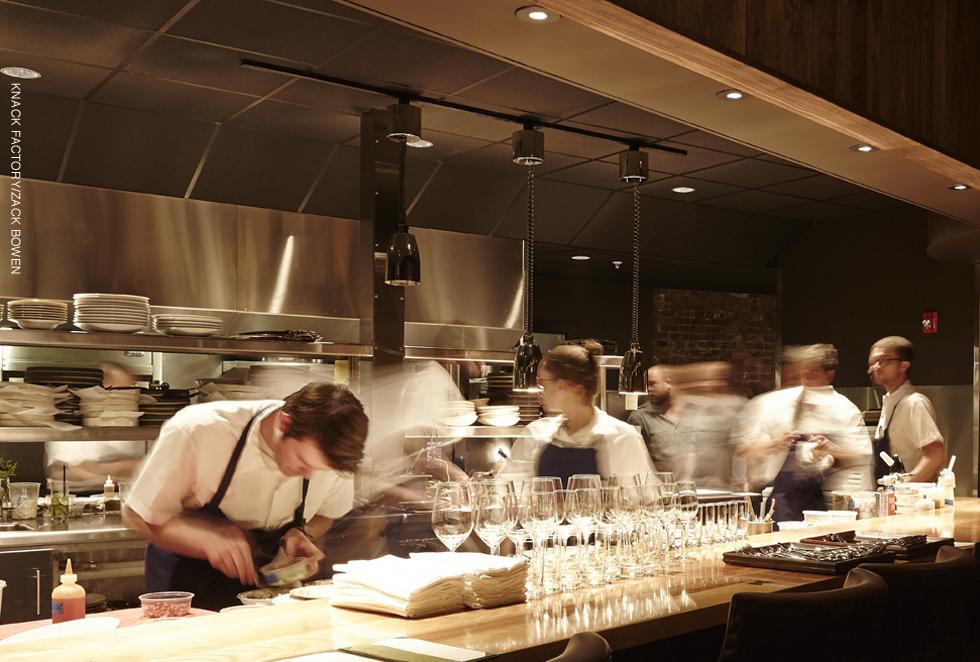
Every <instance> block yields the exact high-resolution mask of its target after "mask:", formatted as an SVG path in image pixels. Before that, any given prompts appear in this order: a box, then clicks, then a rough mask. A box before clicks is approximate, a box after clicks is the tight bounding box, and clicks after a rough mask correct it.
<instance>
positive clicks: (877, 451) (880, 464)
mask: <svg viewBox="0 0 980 662" xmlns="http://www.w3.org/2000/svg"><path fill="white" fill-rule="evenodd" d="M903 402H905V400H904V399H903V400H899V401H898V402H897V403H895V407H894V409H892V414H891V416H890V417H889V419H888V425H886V426H885V427H884V429H883V430H882V431H881V436H880V437H875V438H874V439H872V440H871V455H872V456H873V458H874V463H875V482H877V481H878V480H879V479H881V478H884V477H885V476H887V475H888V474H890V473H892V472H900V471H902V470H904V468H905V467H904V466H902V462H901V460H900V459H898V457H897V456H893V455H892V442H891V438H889V436H888V428H889V427H891V424H892V420H893V419H894V418H895V412H896V411H898V407H899V406H900V405H901V404H902V403H903ZM882 451H884V452H885V454H886V455H888V456H889V457H895V458H896V459H895V466H893V467H889V466H888V464H887V463H886V462H885V461H884V460H882V459H881V452H882Z"/></svg>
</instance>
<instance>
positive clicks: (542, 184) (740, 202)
mask: <svg viewBox="0 0 980 662" xmlns="http://www.w3.org/2000/svg"><path fill="white" fill-rule="evenodd" d="M242 58H250V59H256V60H262V61H267V62H271V63H278V64H284V65H288V66H291V67H297V68H309V69H311V70H313V71H316V72H321V73H324V74H330V75H334V76H340V77H344V78H350V79H356V80H361V81H364V82H367V83H374V84H380V85H384V86H389V87H399V88H403V89H406V90H410V91H412V92H416V93H422V94H425V95H428V96H433V97H441V98H445V99H449V100H452V101H457V102H461V103H465V104H469V105H475V106H481V107H486V108H490V109H495V110H502V111H505V112H508V113H514V114H526V115H529V116H534V117H538V118H542V119H546V120H549V121H552V122H559V123H562V124H568V125H571V126H578V127H584V128H592V129H598V130H601V131H603V132H608V133H613V134H616V135H619V136H623V137H630V136H642V137H644V138H648V139H653V140H657V141H661V142H663V143H664V144H666V145H672V146H676V147H681V148H683V149H686V150H687V151H688V156H686V157H682V156H677V155H673V154H666V153H661V152H651V170H652V172H651V177H650V180H649V181H648V182H647V183H645V184H643V185H642V186H641V188H640V190H641V194H642V221H643V230H642V237H643V252H642V255H643V260H644V280H646V281H648V282H657V283H661V284H670V285H678V286H692V287H717V288H724V289H743V290H747V291H757V290H771V289H772V288H773V287H774V283H775V279H774V276H773V274H772V270H770V269H767V267H769V266H771V265H773V264H774V262H775V260H776V259H777V258H778V256H779V255H780V253H781V252H782V251H783V250H784V249H785V248H786V247H787V246H788V245H789V244H791V243H792V242H793V241H795V240H796V239H797V238H798V237H799V236H800V235H801V234H802V233H804V232H806V230H807V228H809V227H810V226H811V224H813V223H819V222H820V221H824V220H828V219H848V218H854V219H855V222H859V220H860V216H862V215H864V214H868V213H871V212H875V211H881V210H888V209H895V208H899V207H902V206H905V203H903V202H901V201H898V200H895V199H892V198H890V197H886V196H883V195H879V194H877V193H873V192H870V191H868V190H866V189H863V188H861V187H859V186H855V185H854V184H850V183H847V182H845V181H841V180H839V179H835V178H833V177H829V176H827V175H824V174H820V173H818V172H816V171H814V170H811V169H808V168H806V167H803V166H801V165H799V164H796V163H791V162H789V161H786V160H784V159H782V158H779V157H777V156H773V155H771V154H767V153H765V152H763V151H761V150H759V149H756V148H753V147H748V146H746V145H744V144H741V143H738V142H733V141H730V140H726V139H724V138H722V137H719V136H717V135H714V134H712V133H708V132H706V131H702V130H698V129H695V128H693V127H691V126H689V125H687V124H685V123H683V122H682V121H679V120H680V119H681V118H676V119H668V118H666V117H663V116H661V115H658V114H656V113H653V112H649V111H648V110H641V109H638V108H635V107H632V106H630V105H626V104H624V103H621V102H619V101H614V100H611V99H609V98H607V97H604V96H601V95H599V94H596V93H594V92H590V91H586V90H583V89H581V87H578V86H574V85H570V84H568V83H565V82H561V81H559V80H556V79H555V78H553V77H549V76H545V75H542V74H540V73H536V72H534V71H530V70H528V69H526V68H524V67H522V66H519V65H518V64H517V63H513V62H508V61H506V60H503V59H499V58H494V57H490V56H488V55H486V54H482V53H478V52H476V51H474V50H470V49H467V48H463V47H460V46H458V45H455V44H451V43H448V42H446V41H442V40H439V39H435V38H433V37H431V36H428V35H425V34H422V33H420V32H417V31H414V30H411V29H409V28H407V27H404V26H402V25H399V24H396V23H393V22H388V21H385V20H382V19H380V18H377V17H375V16H373V15H371V14H368V13H365V12H361V11H358V10H356V9H353V8H350V7H348V6H345V5H342V4H338V3H335V2H331V1H329V0H322V1H321V0H190V1H188V0H142V1H133V2H128V1H125V0H104V1H101V2H72V1H71V0H0V66H11V65H18V66H26V67H30V68H32V69H36V70H38V71H40V72H41V73H42V74H43V77H42V78H40V79H38V80H34V81H26V82H25V83H24V85H23V88H24V90H25V91H26V93H27V101H26V105H25V127H24V128H25V136H26V143H25V150H26V154H27V157H26V159H25V175H26V176H28V177H34V178H39V179H47V180H53V181H64V182H69V183H74V184H84V185H91V186H101V187H109V188H117V189H124V190H133V191H141V192H147V193H153V194H160V195H168V196H178V197H188V198H194V199H201V200H213V201H219V202H229V203H237V204H245V205H253V206H259V207H268V208H275V209H286V210H291V211H300V212H307V213H315V214H324V215H330V216H341V217H349V218H357V217H358V215H359V209H358V198H359V183H358V160H359V149H358V144H359V135H358V134H359V116H360V114H361V113H363V112H364V111H366V110H369V109H376V108H384V107H385V106H386V105H388V104H389V103H391V102H392V100H391V99H390V98H389V97H385V96H380V95H375V94H372V93H367V92H361V91H356V90H351V89H347V88H342V87H337V86H332V85H325V84H321V83H316V82H311V81H307V80H295V79H289V78H284V77H282V76H279V75H275V74H271V73H264V72H259V71H253V70H246V69H243V68H242V67H241V66H240V62H241V60H242ZM716 101H717V100H716V99H714V98H712V99H710V100H709V101H708V102H711V103H714V102H716ZM718 102H719V103H724V102H720V101H718ZM423 123H424V128H425V135H426V137H427V138H429V139H430V140H432V141H434V143H435V146H434V147H433V148H431V149H428V150H411V152H410V159H409V172H408V188H409V191H408V192H409V197H410V199H411V201H412V203H411V211H410V222H411V223H412V224H414V225H418V226H423V227H432V228H440V229H446V230H454V231H460V232H471V233H479V234H487V235H492V236H501V237H510V238H515V239H520V238H523V236H524V214H525V206H524V196H523V192H524V182H525V172H524V170H523V168H521V167H519V166H516V165H514V164H513V163H511V161H510V134H511V133H512V132H513V131H514V130H515V129H516V128H518V127H516V126H515V125H513V124H511V123H509V122H505V121H500V120H496V119H490V118H487V117H483V116H479V115H473V114H469V113H465V112H460V111H455V110H449V109H445V108H441V107H436V106H424V108H423ZM545 133H546V148H547V159H546V163H545V164H544V165H543V166H541V167H539V168H538V174H539V185H538V187H537V205H536V208H537V220H538V228H539V231H538V236H539V238H540V240H541V241H542V242H543V246H542V248H541V253H540V263H541V264H542V267H543V268H544V269H545V270H546V271H547V270H550V271H551V272H553V273H558V274H567V275H578V276H585V277H591V278H608V279H617V278H620V277H623V278H625V276H626V270H627V269H628V264H627V265H626V266H625V267H624V268H623V269H621V270H617V269H616V268H615V267H614V266H613V264H612V262H613V261H614V260H623V259H626V255H627V252H628V248H629V240H630V231H629V219H630V210H629V203H630V196H629V193H628V190H627V189H626V187H624V185H623V183H622V182H620V181H619V180H618V178H617V174H618V168H617V165H616V164H617V156H618V153H619V152H620V151H621V150H622V149H623V146H622V145H621V144H619V143H615V142H609V141H605V140H599V139H593V138H586V137H581V136H577V135H570V134H566V133H563V132H560V131H553V130H546V131H545ZM680 185H685V186H691V187H694V188H695V189H696V191H695V192H694V193H690V194H686V195H684V194H678V193H675V192H673V191H671V188H672V187H675V186H680ZM579 253H585V254H589V255H591V256H592V257H593V258H594V259H593V260H591V261H590V262H589V263H585V264H582V263H574V264H573V263H572V262H571V260H569V257H570V256H571V255H572V254H579Z"/></svg>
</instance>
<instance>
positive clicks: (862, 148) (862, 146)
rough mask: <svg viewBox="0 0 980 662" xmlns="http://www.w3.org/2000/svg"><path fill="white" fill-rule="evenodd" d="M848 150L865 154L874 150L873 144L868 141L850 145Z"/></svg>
mask: <svg viewBox="0 0 980 662" xmlns="http://www.w3.org/2000/svg"><path fill="white" fill-rule="evenodd" d="M850 150H851V151H852V152H861V153H862V154H867V153H868V152H873V151H875V148H874V146H872V145H869V144H868V143H858V144H857V145H851V147H850Z"/></svg>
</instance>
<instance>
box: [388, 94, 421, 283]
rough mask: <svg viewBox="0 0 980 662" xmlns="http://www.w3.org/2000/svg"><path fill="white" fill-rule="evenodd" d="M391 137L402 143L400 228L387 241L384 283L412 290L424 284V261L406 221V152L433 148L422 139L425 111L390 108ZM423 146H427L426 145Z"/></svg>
mask: <svg viewBox="0 0 980 662" xmlns="http://www.w3.org/2000/svg"><path fill="white" fill-rule="evenodd" d="M388 120H389V131H388V138H389V139H390V140H393V141H395V142H397V143H399V147H400V153H399V164H398V216H399V218H398V227H397V228H396V229H395V232H394V233H392V235H391V240H390V241H389V242H388V254H387V256H386V258H385V283H386V284H388V285H394V286H396V287H413V286H415V285H418V284H419V283H421V282H422V260H421V256H420V255H419V244H418V242H417V241H416V240H415V236H414V235H413V234H412V232H411V230H410V229H409V227H408V219H406V218H405V153H406V151H407V148H408V147H431V146H432V143H431V142H429V141H427V140H423V139H422V111H421V110H420V109H419V108H418V107H417V106H412V105H410V104H408V103H396V104H392V105H390V106H388ZM423 143H424V144H423Z"/></svg>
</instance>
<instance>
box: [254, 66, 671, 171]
mask: <svg viewBox="0 0 980 662" xmlns="http://www.w3.org/2000/svg"><path fill="white" fill-rule="evenodd" d="M242 66H243V67H244V68H246V69H252V70H255V71H266V72H272V73H277V74H282V75H284V76H292V77H294V78H305V79H306V80H313V81H316V82H318V83H327V84H328V85H340V86H342V87H349V88H351V89H355V90H363V91H366V92H374V93H375V94H380V95H383V96H387V97H392V98H394V99H397V100H398V101H400V102H403V103H404V102H409V101H418V102H420V103H427V104H430V105H433V106H442V107H443V108H452V109H453V110H462V111H465V112H467V113H475V114H477V115H483V116H485V117H492V118H494V119H498V120H503V121H505V122H513V123H514V124H520V125H521V126H523V127H524V128H541V127H544V128H547V129H554V130H555V131H564V132H565V133H574V134H577V135H580V136H587V137H589V138H599V139H600V140H608V141H609V142H614V143H620V144H622V145H626V146H627V147H630V148H633V149H637V148H640V147H644V148H646V149H655V150H657V151H660V152H669V153H671V154H681V155H683V156H687V150H683V149H678V148H677V147H667V146H666V145H660V144H658V143H655V142H652V141H650V140H646V139H644V138H636V137H634V138H626V137H624V136H614V135H612V134H609V133H602V132H601V131H591V130H589V129H580V128H578V127H574V126H565V125H564V124H557V123H555V122H548V121H546V120H541V119H536V118H532V117H521V116H518V115H511V114H509V113H502V112H499V111H496V110H490V109H488V108H479V107H477V106H469V105H467V104H463V103H456V102H455V101H447V100H446V99H437V98H435V97H427V96H424V95H421V94H415V93H412V92H406V91H405V90H396V89H392V88H388V87H382V86H380V85H371V84H369V83H361V82H359V81H354V80H347V79H346V78H338V77H337V76H328V75H326V74H320V73H316V72H315V71H306V70H304V69H296V68H294V67H286V66H283V65H280V64H272V63H269V62H259V61H258V60H249V59H244V60H242Z"/></svg>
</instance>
